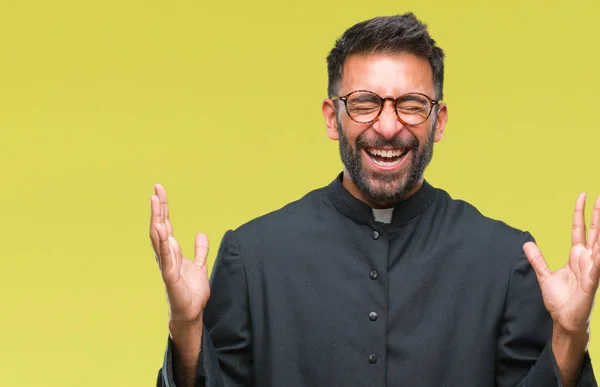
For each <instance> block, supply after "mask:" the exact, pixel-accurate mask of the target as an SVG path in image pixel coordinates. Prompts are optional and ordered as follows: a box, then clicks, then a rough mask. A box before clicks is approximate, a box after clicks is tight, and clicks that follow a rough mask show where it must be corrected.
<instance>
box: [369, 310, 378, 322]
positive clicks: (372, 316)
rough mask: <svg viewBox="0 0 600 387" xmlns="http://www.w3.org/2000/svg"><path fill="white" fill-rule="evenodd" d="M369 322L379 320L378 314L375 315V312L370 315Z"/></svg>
mask: <svg viewBox="0 0 600 387" xmlns="http://www.w3.org/2000/svg"><path fill="white" fill-rule="evenodd" d="M369 320H371V321H375V320H377V313H375V312H371V313H369Z"/></svg>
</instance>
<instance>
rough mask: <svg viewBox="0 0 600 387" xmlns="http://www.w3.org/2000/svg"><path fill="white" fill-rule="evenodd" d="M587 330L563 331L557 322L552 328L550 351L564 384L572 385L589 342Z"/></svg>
mask: <svg viewBox="0 0 600 387" xmlns="http://www.w3.org/2000/svg"><path fill="white" fill-rule="evenodd" d="M589 338H590V335H589V331H588V330H587V329H586V330H581V331H569V332H567V331H565V330H564V329H562V328H561V327H560V326H558V324H555V325H554V327H553V329H552V353H553V355H554V359H555V360H556V365H557V367H558V372H559V373H560V378H561V381H562V384H563V385H564V386H574V385H575V382H576V380H577V378H578V375H579V373H580V371H581V366H582V365H583V358H584V356H585V351H586V350H587V346H588V343H589Z"/></svg>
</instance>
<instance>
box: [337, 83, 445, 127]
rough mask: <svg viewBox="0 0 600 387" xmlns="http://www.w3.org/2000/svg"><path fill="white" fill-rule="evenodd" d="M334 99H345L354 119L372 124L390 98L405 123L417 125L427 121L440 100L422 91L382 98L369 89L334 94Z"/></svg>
mask: <svg viewBox="0 0 600 387" xmlns="http://www.w3.org/2000/svg"><path fill="white" fill-rule="evenodd" d="M331 99H332V100H336V99H339V100H340V101H344V105H346V112H347V113H348V116H349V117H350V119H352V121H354V122H357V123H359V124H370V123H372V122H375V121H376V120H377V119H378V118H379V116H380V115H381V112H382V111H383V107H384V106H385V102H386V101H388V100H390V101H392V103H393V104H394V106H395V107H396V108H395V109H394V110H395V111H396V116H397V117H398V120H399V121H400V122H402V123H403V124H404V125H408V126H416V125H420V124H422V123H423V122H425V121H427V119H428V118H429V116H430V115H431V112H432V111H433V107H434V106H435V105H438V104H439V103H440V101H436V100H434V99H431V98H429V97H428V96H426V95H425V94H421V93H407V94H402V95H401V96H400V97H398V98H395V99H394V98H381V97H380V96H379V95H377V94H375V93H373V92H372V91H368V90H356V91H353V92H351V93H349V94H346V95H344V96H334V97H332V98H331Z"/></svg>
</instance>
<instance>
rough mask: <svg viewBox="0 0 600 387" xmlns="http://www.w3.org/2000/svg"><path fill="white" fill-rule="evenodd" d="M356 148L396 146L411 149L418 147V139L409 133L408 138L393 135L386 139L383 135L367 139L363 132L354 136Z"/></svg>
mask: <svg viewBox="0 0 600 387" xmlns="http://www.w3.org/2000/svg"><path fill="white" fill-rule="evenodd" d="M355 146H356V150H359V149H361V148H385V147H390V148H396V149H411V148H418V147H419V140H418V139H417V138H416V137H415V136H414V135H413V134H412V133H411V134H410V137H408V138H400V137H395V138H392V139H390V140H386V139H385V138H383V137H376V138H373V139H368V138H367V137H366V136H365V135H364V134H361V135H360V136H358V137H357V138H356V145H355Z"/></svg>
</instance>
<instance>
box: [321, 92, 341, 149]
mask: <svg viewBox="0 0 600 387" xmlns="http://www.w3.org/2000/svg"><path fill="white" fill-rule="evenodd" d="M321 110H322V111H323V117H325V127H326V128H327V137H329V138H330V139H332V140H338V139H339V133H338V125H337V119H336V112H335V102H333V100H331V99H329V98H327V99H324V100H323V104H322V105H321Z"/></svg>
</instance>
